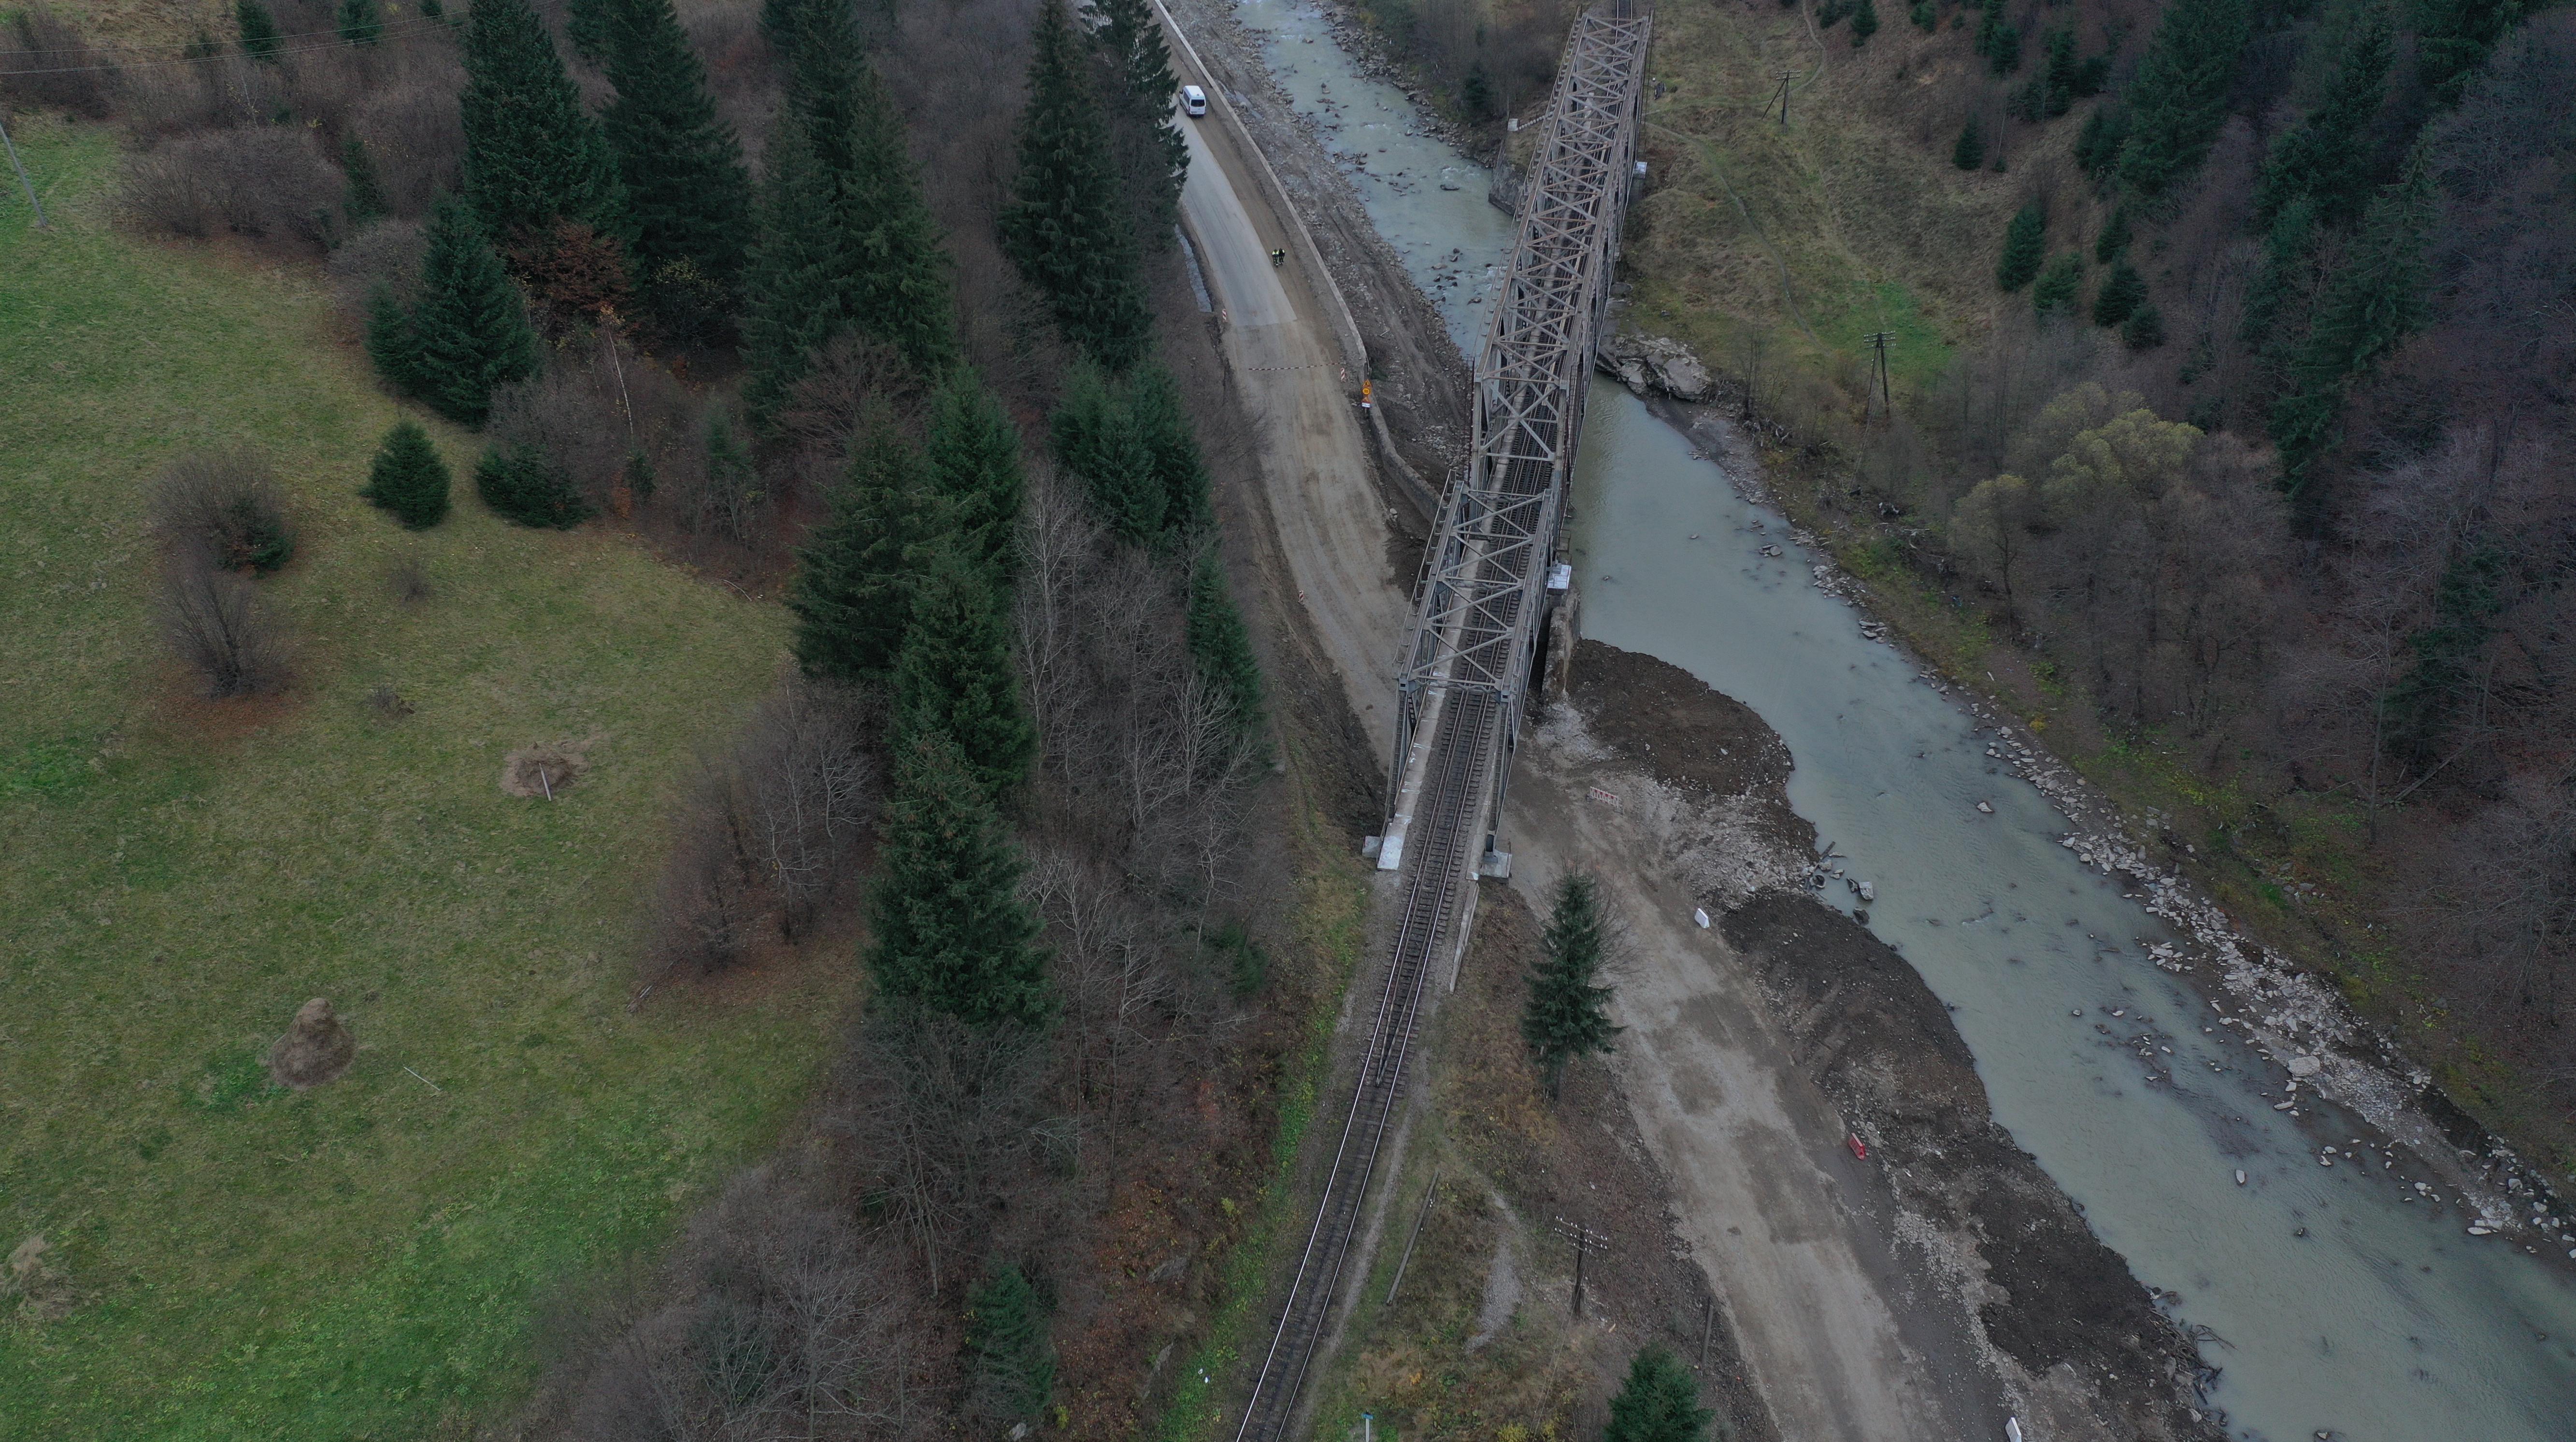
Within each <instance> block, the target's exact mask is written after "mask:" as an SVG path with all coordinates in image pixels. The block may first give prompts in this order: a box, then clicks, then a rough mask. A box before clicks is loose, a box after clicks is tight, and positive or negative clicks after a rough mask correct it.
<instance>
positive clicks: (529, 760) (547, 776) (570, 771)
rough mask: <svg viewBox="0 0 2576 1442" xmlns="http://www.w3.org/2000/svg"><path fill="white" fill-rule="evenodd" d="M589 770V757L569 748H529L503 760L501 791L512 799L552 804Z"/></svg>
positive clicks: (549, 745)
mask: <svg viewBox="0 0 2576 1442" xmlns="http://www.w3.org/2000/svg"><path fill="white" fill-rule="evenodd" d="M589 769H590V758H589V757H588V756H586V755H584V754H582V753H581V752H580V751H577V750H574V749H573V748H572V747H570V746H563V745H555V744H551V743H549V744H547V745H542V746H531V747H529V748H527V749H526V750H524V751H513V752H511V753H510V754H509V755H508V756H506V757H504V758H502V761H501V789H502V790H503V791H505V792H507V793H509V794H510V795H512V796H534V797H538V798H539V799H541V800H547V801H551V800H553V799H554V798H556V797H558V796H561V795H562V794H563V793H564V791H565V789H566V788H568V787H570V786H571V785H572V784H573V783H574V782H576V781H579V780H580V779H581V773H583V772H585V771H588V770H589Z"/></svg>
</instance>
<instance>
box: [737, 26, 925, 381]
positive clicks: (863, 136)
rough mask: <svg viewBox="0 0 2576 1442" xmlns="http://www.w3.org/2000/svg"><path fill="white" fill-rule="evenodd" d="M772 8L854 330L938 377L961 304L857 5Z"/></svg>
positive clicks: (789, 97) (791, 100)
mask: <svg viewBox="0 0 2576 1442" xmlns="http://www.w3.org/2000/svg"><path fill="white" fill-rule="evenodd" d="M774 8H775V12H776V13H775V14H774V15H767V16H765V17H764V24H765V25H766V26H767V27H768V28H770V29H771V31H772V33H773V35H774V36H776V37H783V38H782V39H781V40H780V41H779V43H781V44H782V46H783V48H784V49H785V50H786V52H787V72H788V73H787V86H786V102H785V108H786V109H787V110H789V111H792V112H793V113H795V114H796V115H797V116H798V117H799V118H800V119H801V121H802V123H803V126H804V133H805V136H806V140H807V143H808V144H809V146H810V147H811V150H812V154H813V158H814V161H815V163H816V164H817V165H818V166H819V167H820V168H821V170H822V173H823V177H824V179H823V184H824V186H825V190H826V193H827V194H828V195H829V197H830V201H831V204H832V206H833V213H834V215H835V218H836V219H835V227H836V230H837V244H838V246H839V250H840V254H839V259H838V262H837V264H838V269H837V270H836V271H835V282H834V283H835V285H836V286H837V287H838V289H839V293H840V297H841V310H842V313H843V315H844V317H845V321H844V323H845V324H847V325H850V326H853V327H855V328H856V329H857V330H858V331H859V332H860V333H861V334H864V335H867V336H869V337H871V338H873V339H876V340H880V341H883V342H884V343H886V344H887V345H890V346H893V347H894V348H895V350H896V351H898V352H899V353H901V354H902V356H903V358H904V359H905V361H906V362H908V363H909V364H911V366H912V367H913V369H914V370H916V371H917V372H919V373H920V374H922V375H924V376H933V375H937V374H938V373H939V372H940V371H941V370H942V369H943V368H944V367H945V366H946V365H947V364H948V363H949V362H950V361H951V360H953V359H955V357H956V353H957V333H956V330H957V317H956V302H955V299H954V297H953V295H952V294H951V291H950V288H949V281H948V254H947V251H946V250H945V249H944V248H943V246H942V244H941V241H940V235H939V226H938V223H937V221H935V220H934V219H933V218H932V217H931V214H930V206H929V202H928V201H926V200H925V199H923V197H922V194H921V182H920V178H919V176H918V175H917V174H916V173H915V171H914V168H913V164H912V156H911V152H910V149H909V147H908V145H907V142H906V140H905V135H904V128H903V120H902V117H901V116H899V115H897V114H896V113H895V109H894V102H893V99H892V97H890V96H889V95H887V93H886V89H885V83H884V80H883V78H882V77H880V76H879V75H878V74H877V72H876V67H875V66H873V65H871V64H869V63H868V57H867V52H866V51H865V50H863V49H862V48H860V45H859V38H858V32H857V30H856V28H855V27H854V26H853V25H852V23H851V18H850V6H849V0H784V3H781V4H779V5H777V6H776V7H774Z"/></svg>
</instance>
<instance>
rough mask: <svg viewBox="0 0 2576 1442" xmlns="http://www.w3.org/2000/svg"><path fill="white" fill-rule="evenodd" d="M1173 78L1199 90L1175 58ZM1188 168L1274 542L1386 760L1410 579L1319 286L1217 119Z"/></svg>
mask: <svg viewBox="0 0 2576 1442" xmlns="http://www.w3.org/2000/svg"><path fill="white" fill-rule="evenodd" d="M1174 65H1175V68H1177V69H1180V70H1182V71H1183V72H1184V73H1183V75H1182V79H1183V80H1184V81H1190V80H1197V81H1199V82H1200V83H1213V82H1209V81H1207V80H1206V79H1205V77H1203V76H1199V75H1197V74H1195V73H1192V72H1190V71H1189V67H1188V62H1187V58H1186V56H1185V55H1175V56H1174ZM1185 124H1186V130H1187V135H1188V138H1189V144H1190V173H1189V181H1188V184H1187V186H1186V187H1185V188H1184V189H1183V190H1182V192H1181V215H1182V221H1183V224H1184V225H1185V226H1186V227H1187V229H1188V231H1189V235H1190V240H1191V243H1192V244H1193V245H1195V246H1196V247H1197V248H1198V251H1199V254H1200V257H1201V261H1202V264H1203V266H1204V268H1205V273H1206V276H1207V280H1208V286H1209V289H1210V290H1211V291H1212V292H1213V293H1214V295H1215V298H1216V304H1217V308H1218V311H1219V313H1220V315H1221V317H1222V321H1223V326H1224V336H1225V352H1226V359H1227V360H1228V361H1229V362H1230V363H1231V364H1232V365H1233V367H1234V371H1235V376H1236V379H1237V381H1238V382H1239V383H1240V385H1241V387H1242V394H1243V397H1244V402H1245V406H1246V409H1248V410H1249V411H1250V412H1251V413H1252V415H1253V416H1254V418H1255V424H1256V425H1257V427H1258V429H1259V436H1258V437H1257V441H1258V445H1257V450H1258V452H1259V455H1260V458H1261V469H1262V474H1263V477H1264V480H1265V484H1266V487H1267V492H1268V494H1267V497H1266V498H1267V500H1268V502H1269V507H1270V515H1271V520H1272V522H1273V524H1274V525H1275V526H1276V527H1277V529H1278V533H1279V544H1280V548H1281V550H1282V551H1283V552H1284V553H1285V555H1286V556H1287V560H1288V567H1289V572H1290V577H1291V579H1292V581H1293V583H1294V585H1295V587H1296V590H1297V593H1298V599H1299V600H1300V601H1302V602H1304V603H1305V606H1306V610H1307V614H1308V615H1309V617H1310V618H1311V619H1312V621H1313V623H1314V626H1315V631H1316V633H1317V636H1318V639H1319V640H1320V642H1321V643H1322V646H1323V649H1324V652H1325V656H1326V659H1327V660H1328V661H1329V662H1330V663H1331V665H1332V666H1333V668H1334V669H1335V670H1337V671H1338V672H1339V673H1340V675H1341V681H1342V687H1343V690H1344V692H1345V694H1346V695H1347V696H1348V697H1349V699H1350V703H1351V713H1352V714H1353V715H1355V716H1357V717H1358V718H1359V719H1360V724H1361V727H1362V729H1364V730H1365V731H1367V732H1368V734H1369V737H1370V740H1371V744H1373V745H1376V746H1378V747H1379V748H1381V751H1383V748H1384V747H1385V745H1386V744H1387V738H1388V736H1389V735H1390V734H1391V731H1390V728H1391V726H1392V724H1393V723H1392V717H1393V710H1392V706H1393V700H1394V686H1393V683H1392V681H1391V680H1390V679H1389V678H1391V677H1392V676H1393V674H1394V669H1395V651H1396V645H1397V642H1398V641H1399V640H1400V639H1401V637H1402V634H1403V629H1404V619H1405V612H1406V609H1407V606H1408V603H1409V600H1410V589H1411V585H1412V577H1410V576H1403V577H1399V576H1397V575H1395V574H1394V568H1393V566H1392V565H1391V564H1390V562H1389V558H1388V549H1387V537H1388V520H1389V514H1388V508H1387V503H1386V501H1385V499H1384V498H1383V497H1382V495H1381V493H1380V491H1379V489H1378V483H1377V474H1376V471H1375V470H1374V469H1373V467H1372V464H1371V462H1370V460H1369V450H1368V442H1367V438H1366V437H1365V436H1364V435H1363V434H1362V432H1361V430H1360V424H1361V422H1360V418H1359V412H1358V410H1357V408H1356V407H1355V406H1354V405H1353V404H1352V402H1351V400H1350V399H1349V397H1348V395H1347V394H1346V392H1345V387H1346V385H1347V381H1346V378H1345V376H1344V366H1343V363H1342V359H1341V355H1340V348H1339V346H1338V345H1337V344H1336V343H1335V341H1334V339H1333V333H1332V326H1331V324H1330V322H1329V321H1328V320H1327V318H1326V309H1325V307H1326V305H1327V304H1328V303H1329V302H1328V300H1327V298H1326V297H1324V296H1322V295H1320V294H1318V292H1317V289H1316V283H1317V281H1318V280H1319V279H1320V278H1319V277H1312V276H1308V275H1306V274H1304V273H1303V272H1302V270H1301V268H1300V267H1298V266H1296V265H1294V264H1293V263H1292V264H1290V265H1287V266H1284V267H1273V266H1272V264H1271V262H1270V252H1271V251H1273V250H1286V249H1289V245H1288V239H1287V235H1286V233H1285V231H1284V230H1283V229H1282V227H1281V224H1280V220H1279V218H1278V217H1276V216H1274V215H1272V214H1270V213H1269V210H1268V207H1266V206H1264V205H1262V204H1261V202H1260V198H1259V197H1260V194H1261V192H1260V190H1259V188H1258V187H1257V186H1256V185H1255V183H1254V182H1253V180H1252V177H1251V169H1250V167H1251V166H1252V165H1253V164H1256V163H1257V162H1256V161H1253V160H1251V159H1250V158H1249V157H1246V156H1244V155H1243V154H1241V153H1240V152H1239V151H1238V150H1237V148H1236V145H1235V142H1234V139H1233V137H1232V136H1231V135H1229V134H1228V133H1227V131H1226V129H1225V127H1224V126H1223V125H1222V124H1220V123H1219V120H1218V117H1216V116H1213V115H1211V116H1208V117H1206V118H1203V119H1200V120H1195V121H1189V122H1186V123H1185Z"/></svg>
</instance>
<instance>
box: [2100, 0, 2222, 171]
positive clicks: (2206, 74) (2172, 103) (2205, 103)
mask: <svg viewBox="0 0 2576 1442" xmlns="http://www.w3.org/2000/svg"><path fill="white" fill-rule="evenodd" d="M2249 33H2250V28H2249V23H2248V17H2247V14H2246V0H2174V3H2173V4H2171V5H2170V6H2168V7H2166V9H2165V12H2164V18H2163V19H2162V20H2160V21H2158V22H2157V24H2156V37H2155V39H2154V40H2153V41H2152V42H2150V43H2149V45H2148V46H2147V55H2146V59H2145V60H2144V61H2142V62H2140V64H2139V66H2138V78H2137V80H2136V81H2135V82H2133V83H2132V84H2131V85H2130V86H2129V89H2128V101H2129V108H2130V112H2131V116H2132V119H2131V122H2130V129H2129V138H2128V141H2127V143H2126V144H2125V145H2123V146H2122V147H2121V150H2120V161H2119V174H2120V181H2121V183H2122V184H2124V185H2126V186H2128V187H2129V188H2130V189H2132V190H2134V191H2136V192H2137V193H2138V194H2140V195H2145V196H2157V195H2162V194H2163V193H2164V192H2165V191H2166V190H2167V189H2169V188H2171V187H2172V186H2173V184H2174V183H2175V182H2176V181H2179V180H2180V179H2182V178H2183V176H2185V175H2187V174H2189V173H2190V172H2191V171H2193V170H2195V169H2197V168H2199V165H2200V162H2201V158H2202V157H2203V156H2205V155H2207V154H2208V153H2209V145H2210V142H2211V141H2213V140H2216V139H2217V138H2218V130H2219V127H2220V126H2222V125H2224V124H2225V123H2226V122H2227V92H2228V89H2229V87H2230V86H2231V85H2233V84H2234V82H2235V79H2236V62H2237V58H2238V57H2239V56H2241V55H2242V54H2243V53H2244V51H2245V41H2246V37H2247V35H2248V34H2249Z"/></svg>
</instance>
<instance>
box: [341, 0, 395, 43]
mask: <svg viewBox="0 0 2576 1442" xmlns="http://www.w3.org/2000/svg"><path fill="white" fill-rule="evenodd" d="M333 19H334V21H335V23H337V25H338V26H339V30H340V39H341V41H342V42H343V43H345V44H349V45H373V44H375V43H376V42H377V41H379V40H382V39H384V38H385V12H384V10H383V8H382V7H380V6H379V5H378V4H377V0H340V9H339V11H338V13H337V14H336V15H335V16H334V17H333Z"/></svg>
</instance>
